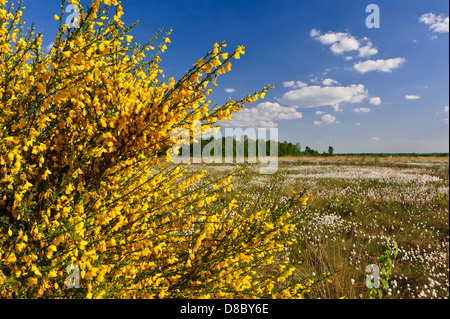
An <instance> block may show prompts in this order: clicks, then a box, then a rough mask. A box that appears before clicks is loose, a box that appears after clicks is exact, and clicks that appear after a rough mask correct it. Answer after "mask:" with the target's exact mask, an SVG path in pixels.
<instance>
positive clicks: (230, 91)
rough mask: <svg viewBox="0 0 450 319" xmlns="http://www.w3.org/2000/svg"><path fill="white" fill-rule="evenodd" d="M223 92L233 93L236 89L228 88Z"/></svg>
mask: <svg viewBox="0 0 450 319" xmlns="http://www.w3.org/2000/svg"><path fill="white" fill-rule="evenodd" d="M225 92H227V93H234V92H236V89H233V88H228V89H225Z"/></svg>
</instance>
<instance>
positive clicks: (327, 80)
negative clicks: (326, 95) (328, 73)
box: [322, 78, 339, 86]
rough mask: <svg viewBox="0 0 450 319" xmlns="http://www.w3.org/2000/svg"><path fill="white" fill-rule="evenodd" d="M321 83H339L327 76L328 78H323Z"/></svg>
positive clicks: (327, 84) (326, 84) (328, 84)
mask: <svg viewBox="0 0 450 319" xmlns="http://www.w3.org/2000/svg"><path fill="white" fill-rule="evenodd" d="M322 84H323V85H325V86H330V85H333V84H339V82H338V81H336V80H333V79H330V78H328V79H325V80H323V81H322Z"/></svg>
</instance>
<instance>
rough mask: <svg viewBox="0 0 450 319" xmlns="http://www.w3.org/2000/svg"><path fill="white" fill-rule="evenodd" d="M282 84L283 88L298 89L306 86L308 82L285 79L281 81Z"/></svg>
mask: <svg viewBox="0 0 450 319" xmlns="http://www.w3.org/2000/svg"><path fill="white" fill-rule="evenodd" d="M283 86H284V87H285V88H294V89H298V88H302V87H305V86H308V83H305V82H302V81H297V82H295V81H286V82H283Z"/></svg>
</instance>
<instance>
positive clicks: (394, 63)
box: [353, 58, 406, 73]
mask: <svg viewBox="0 0 450 319" xmlns="http://www.w3.org/2000/svg"><path fill="white" fill-rule="evenodd" d="M405 61H406V59H405V58H394V59H387V60H382V59H380V60H367V61H364V62H358V63H355V64H354V65H353V68H354V69H355V70H356V71H358V72H360V73H366V72H370V71H378V72H392V70H393V69H397V68H399V67H400V66H401V65H402V64H403V63H404V62H405Z"/></svg>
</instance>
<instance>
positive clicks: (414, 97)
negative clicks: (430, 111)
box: [405, 94, 420, 100]
mask: <svg viewBox="0 0 450 319" xmlns="http://www.w3.org/2000/svg"><path fill="white" fill-rule="evenodd" d="M405 99H407V100H418V99H420V95H414V94H411V95H405Z"/></svg>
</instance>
